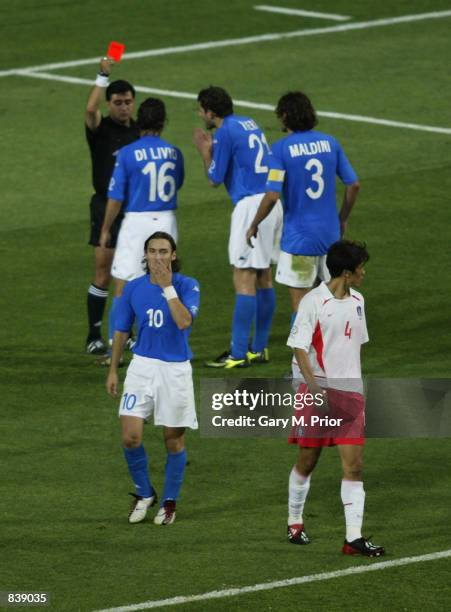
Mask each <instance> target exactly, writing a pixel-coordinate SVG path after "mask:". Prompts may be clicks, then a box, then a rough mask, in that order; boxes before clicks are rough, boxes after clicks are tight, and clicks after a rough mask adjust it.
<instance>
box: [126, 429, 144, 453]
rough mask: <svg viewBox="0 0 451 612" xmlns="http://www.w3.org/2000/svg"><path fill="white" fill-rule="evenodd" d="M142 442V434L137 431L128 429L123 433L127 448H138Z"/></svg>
mask: <svg viewBox="0 0 451 612" xmlns="http://www.w3.org/2000/svg"><path fill="white" fill-rule="evenodd" d="M141 444H142V435H141V434H140V433H138V432H135V431H127V432H124V433H123V434H122V445H123V446H124V447H125V448H128V449H129V450H130V449H133V448H138V446H141Z"/></svg>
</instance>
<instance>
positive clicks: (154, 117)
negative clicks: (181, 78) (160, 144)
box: [137, 98, 166, 132]
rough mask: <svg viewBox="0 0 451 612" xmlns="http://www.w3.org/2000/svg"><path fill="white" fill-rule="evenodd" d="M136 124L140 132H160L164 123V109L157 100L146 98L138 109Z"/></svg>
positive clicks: (162, 104) (160, 101)
mask: <svg viewBox="0 0 451 612" xmlns="http://www.w3.org/2000/svg"><path fill="white" fill-rule="evenodd" d="M137 123H138V127H139V129H140V130H151V131H152V132H161V131H162V130H163V127H164V124H165V123H166V107H165V105H164V102H162V100H159V99H158V98H147V99H146V100H144V102H142V103H141V104H140V106H139V108H138V117H137Z"/></svg>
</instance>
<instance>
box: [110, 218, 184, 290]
mask: <svg viewBox="0 0 451 612" xmlns="http://www.w3.org/2000/svg"><path fill="white" fill-rule="evenodd" d="M154 232H166V233H167V234H170V235H171V236H172V237H173V238H174V240H175V241H176V242H177V222H176V219H175V211H173V210H163V211H157V212H131V213H125V217H124V220H123V221H122V225H121V229H120V230H119V236H118V239H117V245H116V251H115V253H114V259H113V265H112V267H111V274H112V276H113V277H114V278H118V279H121V280H125V281H131V280H133V279H134V278H138V277H139V276H142V275H143V274H144V266H143V263H142V262H143V257H144V243H145V241H146V240H147V238H148V237H149V236H151V235H152V234H153V233H154Z"/></svg>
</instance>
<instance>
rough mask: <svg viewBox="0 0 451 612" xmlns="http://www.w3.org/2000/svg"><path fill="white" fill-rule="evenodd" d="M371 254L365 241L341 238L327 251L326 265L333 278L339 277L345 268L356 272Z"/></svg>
mask: <svg viewBox="0 0 451 612" xmlns="http://www.w3.org/2000/svg"><path fill="white" fill-rule="evenodd" d="M369 258H370V256H369V254H368V251H367V250H366V244H365V243H364V242H353V241H352V240H339V241H338V242H334V244H333V245H332V246H331V247H330V248H329V250H328V251H327V257H326V265H327V267H328V268H329V272H330V275H331V277H332V278H337V277H339V276H341V275H342V274H343V272H344V271H345V270H348V271H349V272H355V271H356V269H357V268H358V267H359V266H360V265H361V264H363V263H366V262H367V261H368V260H369Z"/></svg>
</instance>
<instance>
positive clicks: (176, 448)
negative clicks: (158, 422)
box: [164, 427, 185, 453]
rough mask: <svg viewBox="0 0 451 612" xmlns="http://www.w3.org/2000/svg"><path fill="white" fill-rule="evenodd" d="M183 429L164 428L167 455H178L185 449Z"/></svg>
mask: <svg viewBox="0 0 451 612" xmlns="http://www.w3.org/2000/svg"><path fill="white" fill-rule="evenodd" d="M184 434H185V429H184V428H182V427H165V429H164V443H165V446H166V450H167V451H168V453H179V452H180V451H182V450H183V449H184V448H185V435H184Z"/></svg>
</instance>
